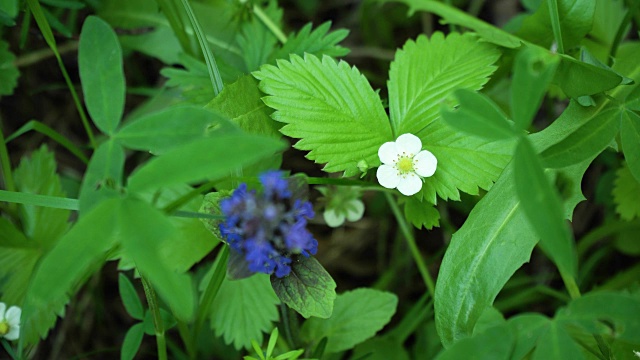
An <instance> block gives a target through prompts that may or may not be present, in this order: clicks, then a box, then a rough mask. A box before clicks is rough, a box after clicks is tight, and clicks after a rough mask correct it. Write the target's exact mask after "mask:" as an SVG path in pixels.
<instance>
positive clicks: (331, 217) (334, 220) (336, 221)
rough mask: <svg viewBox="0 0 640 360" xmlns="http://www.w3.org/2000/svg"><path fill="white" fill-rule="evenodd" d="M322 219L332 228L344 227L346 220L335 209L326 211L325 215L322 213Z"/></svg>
mask: <svg viewBox="0 0 640 360" xmlns="http://www.w3.org/2000/svg"><path fill="white" fill-rule="evenodd" d="M322 217H323V218H324V221H325V222H326V223H327V225H329V226H330V227H338V226H340V225H342V224H343V223H344V219H345V216H344V214H342V213H338V212H337V211H335V210H334V209H329V210H326V211H325V212H324V213H322Z"/></svg>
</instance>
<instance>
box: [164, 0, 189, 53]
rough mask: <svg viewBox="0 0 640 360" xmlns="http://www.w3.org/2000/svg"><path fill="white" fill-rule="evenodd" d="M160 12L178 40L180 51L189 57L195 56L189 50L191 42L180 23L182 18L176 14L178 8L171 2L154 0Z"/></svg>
mask: <svg viewBox="0 0 640 360" xmlns="http://www.w3.org/2000/svg"><path fill="white" fill-rule="evenodd" d="M156 3H157V4H158V7H159V8H160V11H162V13H163V14H164V16H165V17H166V18H167V21H169V26H171V29H173V33H174V34H175V35H176V37H177V38H178V42H179V43H180V47H182V50H183V51H184V52H185V53H187V54H189V55H191V56H196V54H195V53H194V51H193V49H192V48H191V41H189V37H188V36H187V33H186V32H185V27H184V24H183V23H182V18H181V17H180V13H179V12H178V7H177V6H176V4H175V3H174V1H173V0H156Z"/></svg>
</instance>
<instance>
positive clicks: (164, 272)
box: [118, 199, 195, 321]
mask: <svg viewBox="0 0 640 360" xmlns="http://www.w3.org/2000/svg"><path fill="white" fill-rule="evenodd" d="M118 221H119V223H120V233H119V235H120V237H121V242H122V247H123V251H124V252H125V254H127V256H129V257H131V259H132V260H133V262H134V263H135V264H136V267H137V269H138V271H140V274H142V275H143V276H145V277H146V278H147V280H148V281H149V282H150V283H151V285H152V286H153V287H154V289H155V290H156V291H157V292H158V294H159V295H160V296H161V297H162V299H163V300H164V301H165V302H166V303H167V304H168V305H169V307H170V308H171V311H172V312H173V314H175V316H176V317H177V318H178V319H180V320H183V321H188V320H190V319H191V318H192V316H193V311H194V305H195V299H194V289H193V286H192V283H191V279H190V278H189V276H188V275H186V274H179V273H177V272H175V271H174V270H173V266H172V265H173V264H168V263H167V261H166V260H165V259H164V258H163V257H162V253H161V251H162V246H163V244H162V243H163V242H164V241H169V240H170V239H171V234H172V233H173V232H174V231H175V227H174V226H173V224H172V223H171V221H170V220H169V218H168V216H166V215H165V214H163V213H162V212H160V211H159V210H157V209H155V208H153V207H152V206H151V205H149V204H147V203H145V202H142V201H140V200H135V199H126V200H125V201H123V203H122V207H121V209H120V211H119V213H118Z"/></svg>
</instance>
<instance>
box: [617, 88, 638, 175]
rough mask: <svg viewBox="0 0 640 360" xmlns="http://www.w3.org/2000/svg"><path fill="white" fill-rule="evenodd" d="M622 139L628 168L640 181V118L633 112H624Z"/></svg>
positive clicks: (621, 129) (621, 127)
mask: <svg viewBox="0 0 640 360" xmlns="http://www.w3.org/2000/svg"><path fill="white" fill-rule="evenodd" d="M639 88H640V87H639ZM620 139H621V140H622V150H623V151H624V158H625V160H626V161H627V166H628V167H629V170H631V174H633V177H635V178H636V180H637V181H640V116H639V115H638V114H636V113H635V112H633V111H631V110H625V111H623V112H622V124H621V125H620Z"/></svg>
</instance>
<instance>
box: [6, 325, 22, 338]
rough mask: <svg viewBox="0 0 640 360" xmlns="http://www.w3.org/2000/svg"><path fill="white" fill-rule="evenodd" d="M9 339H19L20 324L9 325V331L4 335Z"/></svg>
mask: <svg viewBox="0 0 640 360" xmlns="http://www.w3.org/2000/svg"><path fill="white" fill-rule="evenodd" d="M4 337H5V338H6V339H7V340H10V341H11V340H17V339H18V338H19V337H20V326H11V327H9V332H8V333H6V334H5V335H4Z"/></svg>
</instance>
